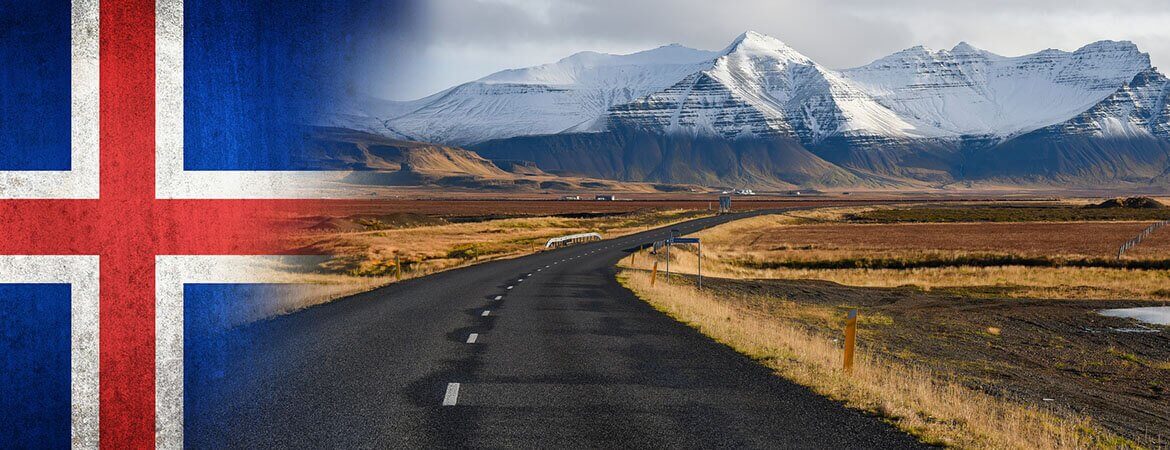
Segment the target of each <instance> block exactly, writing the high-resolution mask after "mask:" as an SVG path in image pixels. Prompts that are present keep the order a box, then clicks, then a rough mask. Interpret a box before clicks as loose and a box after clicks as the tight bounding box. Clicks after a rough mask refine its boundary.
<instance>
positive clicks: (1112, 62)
mask: <svg viewBox="0 0 1170 450" xmlns="http://www.w3.org/2000/svg"><path fill="white" fill-rule="evenodd" d="M1149 67H1150V57H1149V55H1148V54H1145V53H1142V52H1140V51H1139V50H1138V49H1137V46H1135V45H1134V44H1133V43H1130V42H1112V41H1101V42H1096V43H1093V44H1089V45H1086V46H1084V47H1082V48H1081V49H1079V50H1076V51H1074V52H1064V51H1060V50H1044V51H1041V52H1038V53H1034V54H1031V55H1024V56H1019V57H1003V56H999V55H996V54H994V53H991V52H988V51H986V50H980V49H977V48H975V47H973V46H971V45H970V44H967V43H965V42H964V43H960V44H959V45H957V46H955V47H954V48H953V49H951V50H940V51H936V52H932V51H930V50H928V49H926V48H924V47H914V48H910V49H907V50H903V51H901V52H898V53H895V54H893V55H890V56H887V57H885V58H882V59H879V60H877V61H874V62H873V63H870V64H868V65H865V66H861V67H858V68H854V69H848V70H844V71H842V76H844V77H845V78H846V79H848V80H849V81H850V82H851V83H853V84H854V85H856V86H858V88H860V89H862V90H863V91H865V92H866V93H868V94H869V95H871V96H873V98H875V99H876V100H877V101H878V102H880V103H881V104H883V105H886V106H888V107H890V108H891V109H892V110H894V111H896V112H897V113H898V114H899V115H900V116H902V117H905V118H906V119H907V120H909V121H914V122H917V123H921V124H925V125H931V126H934V127H938V128H939V129H941V130H945V132H946V133H948V134H951V135H995V136H1001V137H1005V136H1012V135H1016V134H1019V133H1022V132H1027V131H1031V130H1034V129H1037V128H1041V127H1044V126H1047V125H1051V124H1054V123H1059V122H1061V121H1064V120H1067V119H1069V118H1071V117H1073V116H1075V115H1077V114H1079V113H1081V112H1083V111H1085V110H1086V109H1088V108H1090V107H1092V106H1093V105H1094V104H1096V103H1097V102H1099V101H1101V100H1102V99H1103V98H1105V97H1106V96H1108V95H1110V94H1111V93H1112V92H1113V91H1115V90H1117V88H1118V87H1119V86H1121V85H1122V84H1124V83H1125V82H1127V81H1129V80H1131V79H1133V77H1134V75H1135V74H1137V73H1138V72H1141V71H1142V70H1145V69H1148V68H1149Z"/></svg>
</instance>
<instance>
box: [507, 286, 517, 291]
mask: <svg viewBox="0 0 1170 450" xmlns="http://www.w3.org/2000/svg"><path fill="white" fill-rule="evenodd" d="M514 287H516V286H508V290H509V291H510V290H512V288H514Z"/></svg>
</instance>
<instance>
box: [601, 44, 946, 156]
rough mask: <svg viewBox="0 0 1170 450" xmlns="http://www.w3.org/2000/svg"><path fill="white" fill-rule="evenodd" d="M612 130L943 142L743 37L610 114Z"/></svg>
mask: <svg viewBox="0 0 1170 450" xmlns="http://www.w3.org/2000/svg"><path fill="white" fill-rule="evenodd" d="M608 119H609V121H608V122H609V123H608V125H610V126H614V125H625V126H634V127H638V128H642V129H646V130H651V131H658V132H669V133H690V134H695V135H708V136H722V137H726V138H736V137H745V136H789V137H797V138H800V139H801V140H802V141H805V142H809V143H816V142H819V141H820V140H821V139H823V138H825V137H827V136H829V135H832V134H875V135H884V136H896V137H929V136H939V135H941V134H942V131H941V130H938V129H936V128H933V127H926V126H920V125H916V124H912V123H910V122H907V121H906V120H903V119H902V118H901V117H899V116H898V115H897V114H896V113H895V112H894V111H893V110H891V109H889V108H887V107H886V106H883V105H881V104H880V103H878V102H877V100H876V99H875V98H873V97H871V96H869V95H867V94H866V93H865V92H863V91H862V90H860V89H858V88H857V87H856V86H855V85H854V84H852V83H850V81H849V80H848V79H847V78H845V77H844V76H843V75H842V74H840V73H837V72H834V71H832V70H829V69H826V68H824V67H822V66H821V65H819V64H817V63H816V62H813V60H811V59H809V58H808V57H806V56H804V55H802V54H800V53H799V52H797V51H796V50H793V49H792V48H791V47H789V46H787V45H785V44H784V43H783V42H780V41H779V40H777V39H775V38H772V37H769V36H765V35H762V34H759V33H755V32H750V31H749V32H747V33H744V34H742V35H740V36H739V37H738V38H736V39H735V41H733V42H732V44H731V45H730V46H728V47H727V48H726V49H725V50H723V51H722V52H720V54H719V57H718V58H716V59H715V60H714V61H713V62H712V63H711V64H710V67H709V68H706V69H704V70H701V71H699V72H696V73H694V74H691V75H689V76H687V77H686V78H684V79H683V80H682V81H680V82H678V83H676V84H674V85H673V86H671V87H669V88H667V89H665V90H663V91H661V92H657V93H654V94H650V95H648V96H646V97H643V98H640V99H637V100H635V101H633V102H630V103H627V104H624V105H618V106H615V107H614V108H612V109H611V111H610V113H609V117H608Z"/></svg>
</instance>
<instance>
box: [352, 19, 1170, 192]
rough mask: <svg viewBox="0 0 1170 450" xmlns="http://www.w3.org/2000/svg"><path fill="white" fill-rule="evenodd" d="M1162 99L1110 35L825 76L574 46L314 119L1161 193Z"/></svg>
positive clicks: (931, 178)
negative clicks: (1071, 44)
mask: <svg viewBox="0 0 1170 450" xmlns="http://www.w3.org/2000/svg"><path fill="white" fill-rule="evenodd" d="M1168 97H1170V81H1168V80H1167V78H1166V77H1165V76H1164V75H1163V74H1161V73H1160V72H1158V71H1157V70H1156V69H1155V68H1153V67H1151V64H1150V58H1149V55H1148V54H1146V53H1143V52H1141V51H1140V50H1139V49H1138V48H1137V46H1136V45H1134V44H1133V43H1130V42H1125V41H1121V42H1115V41H1101V42H1095V43H1091V44H1088V45H1086V46H1084V47H1082V48H1080V49H1077V50H1075V51H1072V52H1067V51H1061V50H1052V49H1049V50H1043V51H1040V52H1037V53H1033V54H1029V55H1024V56H1016V57H1007V56H1000V55H997V54H994V53H992V52H989V51H986V50H981V49H978V48H976V47H974V46H971V45H970V44H967V43H960V44H958V45H956V46H955V47H954V48H951V49H949V50H937V51H935V50H930V49H927V48H925V47H921V46H919V47H913V48H909V49H906V50H903V51H899V52H897V53H894V54H892V55H889V56H886V57H884V58H881V59H878V60H876V61H874V62H872V63H870V64H867V65H864V66H861V67H856V68H851V69H844V70H834V69H830V68H827V67H825V66H822V65H820V64H818V63H817V62H816V61H814V60H812V59H811V58H808V57H807V56H805V55H802V54H801V53H800V52H798V51H796V50H795V49H793V48H791V47H789V46H787V45H785V44H784V43H783V42H781V41H779V40H777V39H775V38H772V37H770V36H767V35H763V34H760V33H755V32H750V31H749V32H746V33H744V34H742V35H740V36H738V37H737V38H735V39H734V40H733V41H732V42H731V43H730V44H729V45H728V46H727V47H726V48H724V49H722V50H719V51H704V50H695V49H690V48H686V47H683V46H680V45H677V44H672V45H668V46H664V47H659V48H656V49H652V50H646V51H643V52H638V53H633V54H629V55H608V54H601V53H593V52H583V53H578V54H575V55H572V56H570V57H567V58H565V59H562V60H560V61H558V62H556V63H552V64H545V65H541V66H535V67H529V68H524V69H515V70H506V71H502V72H498V73H495V74H492V75H489V76H487V77H484V78H482V79H479V80H476V81H472V82H469V83H464V84H461V85H458V86H455V87H452V88H450V89H447V90H444V91H442V92H439V93H436V94H434V95H431V96H428V97H425V98H422V99H419V100H415V101H410V102H388V101H373V100H368V101H363V102H360V104H355V105H352V106H351V107H349V108H348V109H347V110H346V111H344V114H339V115H338V117H337V118H334V123H332V124H331V125H338V124H339V123H340V124H341V125H342V126H346V127H348V128H357V129H360V130H362V131H366V132H372V133H377V134H381V135H384V136H388V137H392V138H395V139H406V140H412V141H422V142H431V143H438V144H443V145H452V146H463V147H468V148H470V149H472V150H475V151H476V152H478V153H479V154H480V155H483V156H484V157H486V158H488V159H492V160H525V161H531V162H533V163H535V165H536V166H538V167H539V168H540V169H542V170H545V171H548V172H552V173H564V174H573V175H581V176H589V177H598V178H609V179H617V180H630V181H652V182H670V183H695V184H703V185H708V186H732V185H744V186H753V187H783V188H789V187H793V186H801V187H806V186H807V187H834V186H884V187H901V186H935V187H939V186H950V185H954V184H956V183H959V184H962V183H972V182H975V183H994V184H1013V185H1019V184H1048V185H1053V184H1057V185H1085V186H1099V185H1102V184H1107V185H1121V186H1146V185H1157V186H1161V185H1165V184H1167V183H1168V182H1170V101H1167V100H1168Z"/></svg>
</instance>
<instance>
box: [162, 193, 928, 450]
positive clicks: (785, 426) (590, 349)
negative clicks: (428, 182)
mask: <svg viewBox="0 0 1170 450" xmlns="http://www.w3.org/2000/svg"><path fill="white" fill-rule="evenodd" d="M738 217H743V216H737V217H736V218H738ZM732 218H733V217H731V216H722V217H716V218H707V219H699V220H696V221H691V222H687V223H684V224H680V225H676V226H674V227H673V228H679V229H681V230H682V231H683V232H684V233H687V232H692V231H694V230H696V229H699V228H702V227H706V226H711V225H714V224H718V223H723V222H726V221H728V220H731V219H732ZM668 228H671V227H668ZM666 233H667V230H666V229H658V230H654V231H650V232H645V233H640V234H637V235H633V236H627V237H621V238H617V239H612V240H604V241H601V242H596V243H590V244H583V245H578V246H574V247H568V248H564V249H559V250H553V251H548V252H542V253H539V254H535V255H531V256H527V257H522V258H517V259H511V260H503V261H496V262H490V263H484V264H479V265H476V266H472V267H468V268H463V269H459V270H452V271H448V272H443V273H439V274H435V275H431V276H427V277H424V278H418V279H412V280H408V281H404V282H401V283H396V284H394V285H391V286H388V287H385V288H382V289H378V290H376V291H372V292H368V293H364V294H360V295H357V296H354V297H350V298H346V299H343V300H339V301H336V302H333V303H330V304H326V305H321V306H318V307H314V308H310V309H307V310H305V311H301V312H299V313H295V314H291V315H287V316H283V317H279V318H276V319H272V320H268V321H263V322H259V323H255V324H252V325H249V326H247V327H244V328H242V329H237V330H233V331H231V332H230V333H228V334H227V335H223V336H219V337H218V338H219V339H222V340H223V342H225V343H226V344H223V345H222V346H221V348H220V351H222V352H226V356H225V357H223V358H222V360H223V361H226V363H224V365H223V366H221V367H218V368H216V369H215V373H213V374H211V375H210V376H207V374H203V375H202V376H198V375H197V374H196V373H194V372H196V370H194V367H195V366H190V367H189V368H188V370H189V372H191V373H188V375H187V376H188V378H189V380H194V379H202V380H204V381H202V382H193V381H188V384H187V386H186V395H185V398H186V399H187V400H185V407H186V414H185V423H186V431H185V441H186V444H187V445H188V446H189V447H190V448H205V447H221V446H233V447H257V448H259V447H274V446H276V447H316V448H319V447H334V448H336V447H344V448H368V447H383V448H384V447H391V446H393V447H403V446H410V447H419V446H422V447H452V446H475V447H583V446H588V447H663V446H670V447H714V446H736V447H771V448H776V447H810V448H811V447H816V448H850V447H851V448H874V447H881V448H901V447H916V446H920V445H921V444H919V443H917V441H916V440H914V439H913V438H911V437H909V436H908V435H906V434H903V433H901V432H899V431H897V430H896V429H894V428H893V427H891V426H890V425H888V424H886V423H884V422H882V421H880V420H879V419H876V418H874V417H870V416H867V415H865V414H862V413H859V412H857V411H853V410H849V409H846V408H844V407H842V406H840V405H839V404H837V403H834V402H831V401H829V400H826V399H824V398H822V397H819V396H817V395H815V394H813V393H811V392H810V391H809V390H808V389H806V388H803V387H800V386H797V385H795V384H793V383H791V382H788V381H786V380H784V379H782V378H779V377H777V376H775V375H773V374H772V373H771V372H770V371H769V370H768V369H766V368H764V367H762V366H760V365H758V364H756V363H754V362H753V361H751V360H750V359H748V358H746V357H744V356H742V355H739V354H737V353H735V352H733V351H732V350H730V349H729V348H727V347H725V346H723V345H720V344H718V343H715V342H714V341H712V340H710V339H709V338H707V337H705V336H703V335H702V334H700V333H698V332H697V331H694V330H692V329H691V328H688V327H687V326H685V325H683V324H680V323H678V322H675V321H674V320H672V319H670V318H669V317H667V316H665V315H663V314H661V313H659V312H657V311H655V310H654V309H652V308H651V307H650V306H648V305H647V304H646V303H644V302H642V301H640V300H638V299H637V298H636V297H634V296H633V294H632V293H630V292H629V291H627V290H625V289H624V288H622V287H621V286H620V285H619V284H618V283H617V282H616V281H615V279H614V273H615V269H614V268H613V265H614V263H615V262H616V261H617V260H618V259H619V258H621V257H622V256H625V255H628V253H627V251H628V250H627V249H629V248H632V247H636V246H638V245H639V244H642V243H649V242H651V241H652V240H655V239H661V238H662V237H664V236H665V235H666ZM192 364H198V362H194V363H192ZM208 380H210V381H208Z"/></svg>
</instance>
